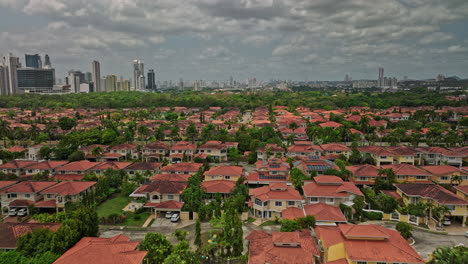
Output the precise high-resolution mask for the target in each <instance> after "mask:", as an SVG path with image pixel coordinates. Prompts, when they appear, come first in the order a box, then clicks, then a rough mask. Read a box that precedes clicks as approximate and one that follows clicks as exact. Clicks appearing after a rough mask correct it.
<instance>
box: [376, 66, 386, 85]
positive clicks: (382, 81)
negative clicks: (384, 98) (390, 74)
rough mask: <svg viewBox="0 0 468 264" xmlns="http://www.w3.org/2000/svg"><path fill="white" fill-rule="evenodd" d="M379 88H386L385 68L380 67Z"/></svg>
mask: <svg viewBox="0 0 468 264" xmlns="http://www.w3.org/2000/svg"><path fill="white" fill-rule="evenodd" d="M377 86H378V87H379V88H383V87H384V86H385V82H384V68H383V67H380V68H379V79H377Z"/></svg>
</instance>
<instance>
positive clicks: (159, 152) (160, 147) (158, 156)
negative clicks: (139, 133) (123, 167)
mask: <svg viewBox="0 0 468 264" xmlns="http://www.w3.org/2000/svg"><path fill="white" fill-rule="evenodd" d="M141 151H142V153H143V158H144V159H145V160H146V161H151V162H154V161H159V162H162V161H163V160H164V159H165V158H166V157H167V156H168V155H169V151H170V147H169V145H168V144H166V143H164V142H162V141H156V142H152V143H150V144H147V145H144V146H143V147H142V148H141Z"/></svg>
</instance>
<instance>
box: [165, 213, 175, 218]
mask: <svg viewBox="0 0 468 264" xmlns="http://www.w3.org/2000/svg"><path fill="white" fill-rule="evenodd" d="M173 214H174V213H173V212H166V219H171V217H172V215H173Z"/></svg>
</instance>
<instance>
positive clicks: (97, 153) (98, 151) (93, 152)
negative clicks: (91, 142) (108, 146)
mask: <svg viewBox="0 0 468 264" xmlns="http://www.w3.org/2000/svg"><path fill="white" fill-rule="evenodd" d="M103 152H104V149H102V147H101V146H96V147H94V148H93V150H91V155H93V156H95V157H96V158H98V157H101V155H102V153H103Z"/></svg>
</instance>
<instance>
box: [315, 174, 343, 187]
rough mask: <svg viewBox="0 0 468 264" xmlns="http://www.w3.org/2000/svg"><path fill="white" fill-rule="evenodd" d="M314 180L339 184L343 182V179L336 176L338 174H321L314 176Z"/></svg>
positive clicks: (320, 182) (321, 182)
mask: <svg viewBox="0 0 468 264" xmlns="http://www.w3.org/2000/svg"><path fill="white" fill-rule="evenodd" d="M314 181H315V182H316V183H318V184H322V185H323V184H327V183H328V184H338V185H341V184H343V182H344V181H343V180H342V179H341V178H340V177H338V176H333V175H321V176H316V177H314Z"/></svg>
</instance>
